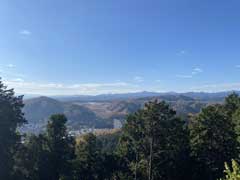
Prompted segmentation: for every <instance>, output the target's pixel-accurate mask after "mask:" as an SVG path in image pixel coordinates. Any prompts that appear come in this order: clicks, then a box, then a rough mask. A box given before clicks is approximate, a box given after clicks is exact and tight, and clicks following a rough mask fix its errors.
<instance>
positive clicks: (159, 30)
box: [0, 0, 240, 95]
mask: <svg viewBox="0 0 240 180" xmlns="http://www.w3.org/2000/svg"><path fill="white" fill-rule="evenodd" d="M239 9H240V2H239V0H229V1H226V0H211V1H209V0H119V1H116V0H102V1H99V0H39V1H33V0H21V1H19V0H11V1H9V0H2V1H1V6H0V27H1V28H0V76H1V77H2V78H3V81H4V82H5V83H6V84H7V85H8V86H9V87H14V88H15V89H16V92H17V93H22V94H43V95H53V94H64V95H66V94H102V93H125V92H136V91H143V90H146V91H158V92H166V91H176V92H185V91H209V92H215V91H224V90H232V89H235V90H238V89H239V88H240V80H239V75H240V11H239Z"/></svg>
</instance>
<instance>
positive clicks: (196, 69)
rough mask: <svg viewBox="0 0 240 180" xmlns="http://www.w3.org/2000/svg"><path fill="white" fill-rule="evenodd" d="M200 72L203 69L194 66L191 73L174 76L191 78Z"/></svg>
mask: <svg viewBox="0 0 240 180" xmlns="http://www.w3.org/2000/svg"><path fill="white" fill-rule="evenodd" d="M202 72H203V70H202V69H201V68H199V67H196V68H193V70H192V72H191V74H177V75H176V77H177V78H184V79H189V78H193V77H194V76H196V75H197V74H200V73H202Z"/></svg>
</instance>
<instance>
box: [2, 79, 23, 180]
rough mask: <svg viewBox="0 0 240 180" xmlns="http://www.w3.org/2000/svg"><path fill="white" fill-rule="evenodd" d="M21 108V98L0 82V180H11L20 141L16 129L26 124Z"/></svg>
mask: <svg viewBox="0 0 240 180" xmlns="http://www.w3.org/2000/svg"><path fill="white" fill-rule="evenodd" d="M22 108H23V102H22V96H19V97H16V96H15V95H14V91H13V89H7V87H6V86H4V85H3V83H2V82H1V81H0V179H11V178H13V176H12V174H13V166H14V159H13V156H14V153H15V150H16V149H17V148H18V146H19V144H20V141H21V136H20V135H19V133H17V131H16V129H17V128H18V127H19V126H21V125H22V124H23V123H25V122H26V120H25V119H24V117H23V113H22Z"/></svg>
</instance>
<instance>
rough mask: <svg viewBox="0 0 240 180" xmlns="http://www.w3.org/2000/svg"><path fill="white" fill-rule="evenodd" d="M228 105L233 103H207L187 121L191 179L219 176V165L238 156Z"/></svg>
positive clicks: (215, 177)
mask: <svg viewBox="0 0 240 180" xmlns="http://www.w3.org/2000/svg"><path fill="white" fill-rule="evenodd" d="M225 107H228V108H225ZM230 107H233V106H228V104H224V105H210V106H208V107H206V108H203V109H202V111H201V113H199V114H198V115H197V116H195V117H194V118H192V120H191V122H190V125H189V127H190V139H191V141H190V143H191V144H190V145H191V152H192V156H193V157H194V159H195V160H196V162H195V165H196V167H195V168H196V169H195V173H196V176H195V179H217V178H219V177H221V176H222V171H223V169H222V168H221V164H224V162H229V160H231V158H236V157H237V156H238V152H237V149H238V146H239V145H238V142H237V134H236V133H235V129H234V124H233V122H232V118H231V116H230V115H229V112H230V111H229V109H230Z"/></svg>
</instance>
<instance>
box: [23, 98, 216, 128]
mask: <svg viewBox="0 0 240 180" xmlns="http://www.w3.org/2000/svg"><path fill="white" fill-rule="evenodd" d="M155 95H156V94H155ZM155 99H157V100H159V101H161V100H164V101H166V102H168V103H169V104H170V105H171V107H172V108H173V109H175V110H176V111H177V113H178V114H179V115H181V116H186V115H188V114H189V113H193V114H195V113H198V112H199V111H200V109H201V108H202V107H204V106H205V105H206V104H209V103H214V102H215V101H212V99H210V100H209V101H206V100H204V101H202V100H199V99H194V98H192V97H188V96H184V95H170V94H168V95H161V96H146V97H141V98H129V99H125V100H119V99H115V100H106V101H95V102H94V101H92V99H90V100H89V101H86V100H84V101H79V100H77V101H74V100H72V99H71V101H59V100H56V99H53V98H49V97H43V96H42V97H38V98H32V99H27V100H25V101H24V104H25V107H24V109H23V111H24V113H25V117H26V119H27V120H28V122H29V124H28V127H31V128H32V129H33V131H38V130H39V129H42V128H43V127H44V126H45V125H46V123H47V120H48V118H49V116H50V115H52V114H56V113H64V114H65V115H66V116H67V118H68V119H69V121H68V127H69V128H70V129H74V130H77V129H80V128H82V127H86V128H113V127H114V120H116V119H117V120H120V121H121V123H124V121H125V117H126V115H128V114H130V113H133V112H135V111H137V110H138V109H140V108H141V107H143V106H144V104H145V103H146V102H148V101H152V100H155Z"/></svg>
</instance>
